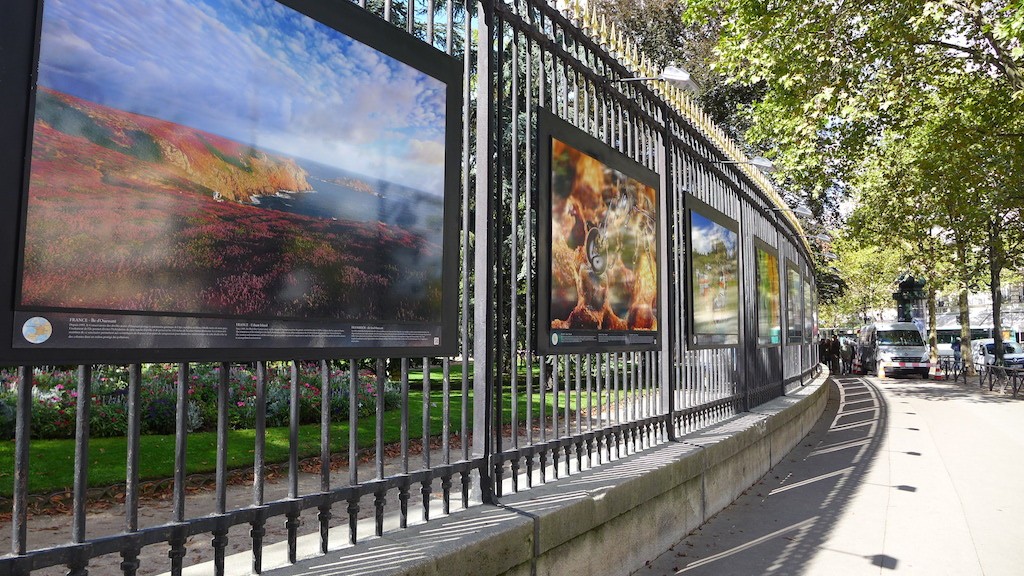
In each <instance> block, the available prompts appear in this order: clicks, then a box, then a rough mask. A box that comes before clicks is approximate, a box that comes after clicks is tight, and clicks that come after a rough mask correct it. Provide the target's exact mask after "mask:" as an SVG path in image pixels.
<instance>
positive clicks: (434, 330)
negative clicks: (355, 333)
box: [16, 0, 460, 348]
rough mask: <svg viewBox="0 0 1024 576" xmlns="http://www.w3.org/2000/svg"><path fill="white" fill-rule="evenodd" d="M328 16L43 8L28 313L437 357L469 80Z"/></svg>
mask: <svg viewBox="0 0 1024 576" xmlns="http://www.w3.org/2000/svg"><path fill="white" fill-rule="evenodd" d="M295 4H297V5H303V3H302V2H296V3H295ZM338 8H340V9H338V10H334V9H332V10H333V12H332V18H333V20H332V21H331V23H332V25H327V24H325V23H323V22H321V21H319V20H317V19H314V18H311V17H310V16H308V15H306V14H304V13H302V12H299V11H297V10H294V9H292V8H290V7H287V6H285V5H284V4H283V3H279V2H275V1H273V0H256V1H253V2H247V3H238V2H233V1H231V0H191V1H189V2H152V1H149V0H146V1H143V0H127V1H126V0H117V1H114V0H48V1H47V2H46V3H45V6H44V10H43V20H42V31H41V37H40V48H39V65H38V70H39V72H38V80H37V90H36V100H35V107H34V109H35V117H34V119H33V120H34V123H33V127H32V139H31V146H32V153H31V162H30V172H29V178H28V186H27V209H26V213H25V218H24V225H23V229H24V235H23V238H24V249H23V254H22V263H21V274H20V278H19V282H18V301H17V303H16V306H17V307H18V308H19V309H22V310H32V311H54V312H57V314H56V315H55V317H56V318H58V319H59V318H62V316H61V314H60V312H61V311H88V312H94V313H97V314H113V315H115V316H116V315H118V314H123V315H125V317H126V318H127V317H132V316H137V315H139V314H142V315H157V316H165V317H168V318H175V317H191V318H196V317H198V318H211V319H217V318H220V319H224V318H236V319H237V318H246V319H262V320H268V321H275V322H279V323H280V322H283V323H285V324H284V325H287V323H288V322H297V323H301V328H302V330H303V331H305V330H307V329H308V327H309V326H310V324H309V323H310V322H313V323H317V322H320V323H325V325H329V326H330V328H331V329H332V330H335V329H337V328H338V327H339V326H353V325H355V324H358V325H360V326H362V325H367V326H370V327H377V328H384V327H387V330H388V331H389V333H390V334H391V336H395V334H394V332H393V330H392V328H394V327H397V326H411V327H413V328H414V329H413V330H412V331H411V332H409V334H414V336H412V337H410V338H404V337H395V338H391V337H389V338H384V339H381V341H385V340H386V341H390V342H392V343H393V344H394V345H397V346H399V347H401V346H404V345H413V346H417V347H418V346H427V347H430V346H435V345H437V344H438V341H439V337H440V332H441V326H442V324H443V323H444V322H445V318H444V316H445V309H446V308H448V309H451V310H453V309H454V307H453V306H451V305H450V304H449V303H446V298H451V296H452V295H450V294H445V292H446V289H445V286H444V284H445V281H444V280H443V279H444V278H445V274H444V272H445V269H446V264H445V254H446V250H445V247H446V242H447V243H449V244H451V243H452V242H451V239H452V238H454V236H452V235H451V231H450V230H446V221H448V220H451V218H450V216H449V217H446V198H445V195H446V191H447V190H449V188H450V187H451V184H452V176H453V175H452V174H450V172H451V170H450V166H451V158H450V157H449V156H447V155H450V154H452V152H453V151H448V150H447V148H449V147H450V146H451V143H452V134H451V133H452V127H453V126H455V125H457V122H458V119H457V118H452V117H451V116H452V114H451V113H450V111H451V110H452V106H451V105H452V102H451V100H452V97H453V94H455V95H457V94H458V93H459V92H460V91H459V90H458V89H457V87H454V86H453V84H454V83H455V82H457V78H458V70H457V67H456V65H455V64H454V60H451V59H450V58H448V57H447V56H444V55H443V54H441V53H436V54H433V53H430V54H429V55H427V56H422V57H421V58H422V60H423V61H428V64H429V60H430V59H431V58H436V59H437V60H438V61H439V62H440V64H438V65H437V66H434V65H433V64H431V65H430V66H428V67H434V68H438V69H442V70H444V71H445V72H446V74H443V75H441V76H443V77H440V78H439V77H438V76H439V75H438V74H437V73H436V72H435V73H434V74H431V73H427V72H424V71H422V70H421V69H420V68H418V67H414V66H412V65H410V64H408V63H406V62H405V61H403V60H400V59H398V58H396V57H393V56H391V55H389V54H387V53H385V52H383V51H381V50H378V49H377V48H374V47H372V46H371V45H368V44H366V43H364V42H361V41H360V40H357V39H356V38H355V37H353V36H352V35H349V34H346V33H344V32H343V31H342V30H346V31H348V32H350V33H351V32H352V29H353V28H359V27H360V26H361V22H360V20H362V19H367V20H368V19H370V18H373V17H372V16H370V15H368V14H367V15H364V14H362V13H361V12H360V11H358V9H354V7H344V6H343V7H338ZM371 24H372V22H371ZM350 27H351V28H350ZM385 33H386V32H385ZM398 34H401V33H400V32H396V37H397V35H398ZM372 41H373V42H374V43H376V44H378V45H379V44H381V43H384V44H387V41H388V38H384V37H380V36H379V35H378V36H377V37H375V38H373V40H372ZM401 42H408V40H405V39H402V40H401ZM401 42H399V44H401ZM388 49H389V50H391V49H392V48H390V47H389V48H388ZM406 52H408V51H406ZM417 64H420V62H417ZM448 68H450V69H451V71H452V73H451V74H447V69H448ZM453 79H454V80H453ZM453 88H454V89H453ZM455 142H457V140H455ZM448 248H449V249H450V250H449V251H451V252H457V250H454V249H453V247H452V246H448ZM448 257H449V258H450V257H451V256H450V255H449V256H448ZM168 322H169V323H170V324H177V325H179V326H181V325H184V324H182V323H180V322H177V323H176V322H174V321H168ZM339 323H340V324H339ZM296 326H298V324H297V325H296ZM18 328H20V326H18V327H16V329H18ZM399 331H401V330H399ZM335 334H336V332H335ZM16 340H17V339H16ZM270 340H273V339H270ZM270 340H268V341H267V343H268V344H270V345H272V346H275V347H277V346H281V345H288V341H287V339H285V340H280V339H278V340H276V341H273V342H271V341H270ZM370 340H372V339H368V340H364V341H363V343H364V344H365V343H366V342H369V341H370ZM305 342H306V341H305V340H302V339H300V340H295V341H294V342H292V343H296V344H299V343H301V344H303V345H305ZM177 344H181V345H182V346H183V347H188V342H186V341H179V342H177ZM233 345H238V346H241V347H247V346H252V345H253V339H251V338H248V339H238V341H237V342H235V344H228V346H229V347H230V346H233ZM257 345H258V344H257ZM338 345H340V346H349V345H354V346H356V347H362V346H361V345H359V344H352V343H351V342H348V343H347V344H346V343H343V342H342V340H337V339H335V340H332V341H331V344H330V346H338ZM370 347H371V348H374V347H375V346H373V345H371V346H370ZM385 347H386V346H385Z"/></svg>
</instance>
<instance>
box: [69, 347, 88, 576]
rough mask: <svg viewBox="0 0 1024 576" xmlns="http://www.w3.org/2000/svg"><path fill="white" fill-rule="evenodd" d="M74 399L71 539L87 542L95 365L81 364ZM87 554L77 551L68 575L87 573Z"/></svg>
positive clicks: (75, 575) (75, 542)
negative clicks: (93, 366)
mask: <svg viewBox="0 0 1024 576" xmlns="http://www.w3.org/2000/svg"><path fill="white" fill-rule="evenodd" d="M77 395H78V396H77V398H76V402H75V475H74V496H73V500H72V502H73V504H72V506H73V507H72V510H73V516H72V519H71V542H72V543H74V544H81V543H84V542H85V505H86V499H87V498H88V490H89V413H90V409H91V405H92V398H91V396H92V366H91V365H88V364H82V365H80V366H79V367H78V389H77ZM88 562H89V558H88V556H85V555H82V554H79V553H76V554H75V555H74V556H73V557H72V560H71V562H70V563H69V564H68V576H85V575H86V574H88V570H86V566H87V565H88Z"/></svg>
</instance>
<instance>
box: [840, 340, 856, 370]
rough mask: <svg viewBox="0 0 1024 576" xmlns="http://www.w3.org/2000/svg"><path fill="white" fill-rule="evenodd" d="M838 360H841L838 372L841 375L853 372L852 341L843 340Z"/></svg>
mask: <svg viewBox="0 0 1024 576" xmlns="http://www.w3.org/2000/svg"><path fill="white" fill-rule="evenodd" d="M839 355H840V359H841V360H842V366H840V371H841V372H842V373H843V374H849V373H851V372H852V371H853V340H852V339H850V338H844V339H843V341H842V350H841V351H840V352H839Z"/></svg>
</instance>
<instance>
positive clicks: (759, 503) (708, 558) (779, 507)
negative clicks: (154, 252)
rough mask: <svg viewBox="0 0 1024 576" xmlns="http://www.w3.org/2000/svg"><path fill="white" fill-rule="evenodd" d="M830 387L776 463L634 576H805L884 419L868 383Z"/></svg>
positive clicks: (838, 382) (874, 559)
mask: <svg viewBox="0 0 1024 576" xmlns="http://www.w3.org/2000/svg"><path fill="white" fill-rule="evenodd" d="M915 384H920V382H918V381H915ZM829 385H830V391H829V401H828V405H827V407H826V409H825V413H824V414H823V415H822V417H821V418H820V419H819V420H818V422H817V423H816V424H815V425H814V427H813V428H812V430H811V432H810V434H808V435H807V436H806V437H805V438H804V439H803V441H802V442H801V443H800V444H799V445H798V446H797V447H796V448H795V449H794V450H793V451H792V452H791V453H790V454H788V455H787V456H786V457H785V458H784V459H783V461H782V462H780V463H779V464H778V465H777V466H776V467H775V468H773V469H772V470H771V471H769V472H768V474H766V475H765V476H764V477H762V478H761V480H759V481H758V482H757V483H756V484H754V486H752V487H751V488H750V489H749V490H747V491H746V492H744V494H743V495H741V496H740V498H738V499H737V500H736V501H735V502H734V503H733V504H732V505H730V506H729V507H728V508H726V509H725V510H723V511H722V512H720V513H719V514H718V515H717V516H715V517H713V518H712V519H711V520H709V521H708V522H706V523H705V524H704V525H703V526H701V527H700V528H698V529H697V530H695V531H694V532H693V533H691V534H690V535H689V536H688V537H687V538H685V539H684V540H682V541H681V542H679V543H678V544H676V545H675V546H674V547H673V548H672V549H670V550H669V551H668V552H666V553H664V554H662V555H661V556H659V557H658V558H657V559H656V560H654V561H652V562H650V563H649V564H648V565H647V566H646V567H645V568H643V569H640V570H638V571H637V572H635V574H637V575H640V576H647V575H654V574H687V575H702V574H709V575H710V574H714V575H725V574H736V575H744V576H748V575H752V574H787V575H790V574H810V572H809V570H808V566H807V563H808V562H809V561H810V560H811V559H813V558H814V556H815V554H816V552H817V551H819V550H820V549H821V548H822V547H823V546H824V545H825V544H826V542H827V540H828V537H829V534H830V532H831V530H832V528H833V527H834V526H835V525H836V523H837V521H838V519H839V517H840V516H842V515H843V514H845V513H847V512H848V510H847V506H848V503H849V502H850V501H851V495H852V494H853V492H854V491H855V490H857V488H858V486H859V485H860V484H861V482H862V481H863V479H864V477H865V476H866V474H867V473H868V471H869V470H870V468H871V466H873V465H874V463H875V461H876V457H877V455H878V452H879V449H880V446H881V445H882V443H883V440H884V436H885V430H886V426H885V424H886V419H887V411H888V407H887V406H886V403H885V401H884V399H883V398H882V396H881V394H880V393H879V391H878V390H877V388H876V387H875V385H874V384H873V383H872V382H871V380H870V379H868V378H864V377H853V376H844V377H838V378H834V379H831V380H830V381H829ZM891 488H892V489H893V490H902V491H905V492H915V491H916V487H914V486H892V487H891ZM833 552H837V551H835V550H833ZM850 560H851V561H853V565H854V566H856V565H859V562H860V561H862V562H863V564H862V566H863V568H864V570H865V573H866V572H870V571H872V570H875V571H877V570H879V568H880V569H882V570H891V569H895V568H896V566H897V565H898V564H899V558H892V557H889V556H886V555H884V554H870V555H865V556H862V557H861V558H860V559H855V558H850ZM873 566H874V567H875V568H872V567H873Z"/></svg>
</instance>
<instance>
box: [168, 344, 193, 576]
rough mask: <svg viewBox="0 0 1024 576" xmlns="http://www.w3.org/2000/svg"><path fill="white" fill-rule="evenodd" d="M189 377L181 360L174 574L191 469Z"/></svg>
mask: <svg viewBox="0 0 1024 576" xmlns="http://www.w3.org/2000/svg"><path fill="white" fill-rule="evenodd" d="M188 377H189V365H188V363H185V362H182V363H181V364H179V365H178V401H177V410H176V414H177V420H176V426H175V428H176V429H175V440H174V497H173V514H172V519H173V521H174V522H175V523H177V524H180V525H181V526H179V528H178V529H177V530H175V531H174V533H173V534H172V535H171V538H170V545H171V549H170V551H169V552H168V553H167V555H168V556H169V557H170V559H171V575H172V576H181V571H182V567H183V566H182V565H183V562H184V559H185V529H184V525H183V523H184V522H185V474H186V472H187V470H188V468H187V460H186V449H187V448H188V443H187V442H186V440H187V439H188Z"/></svg>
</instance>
